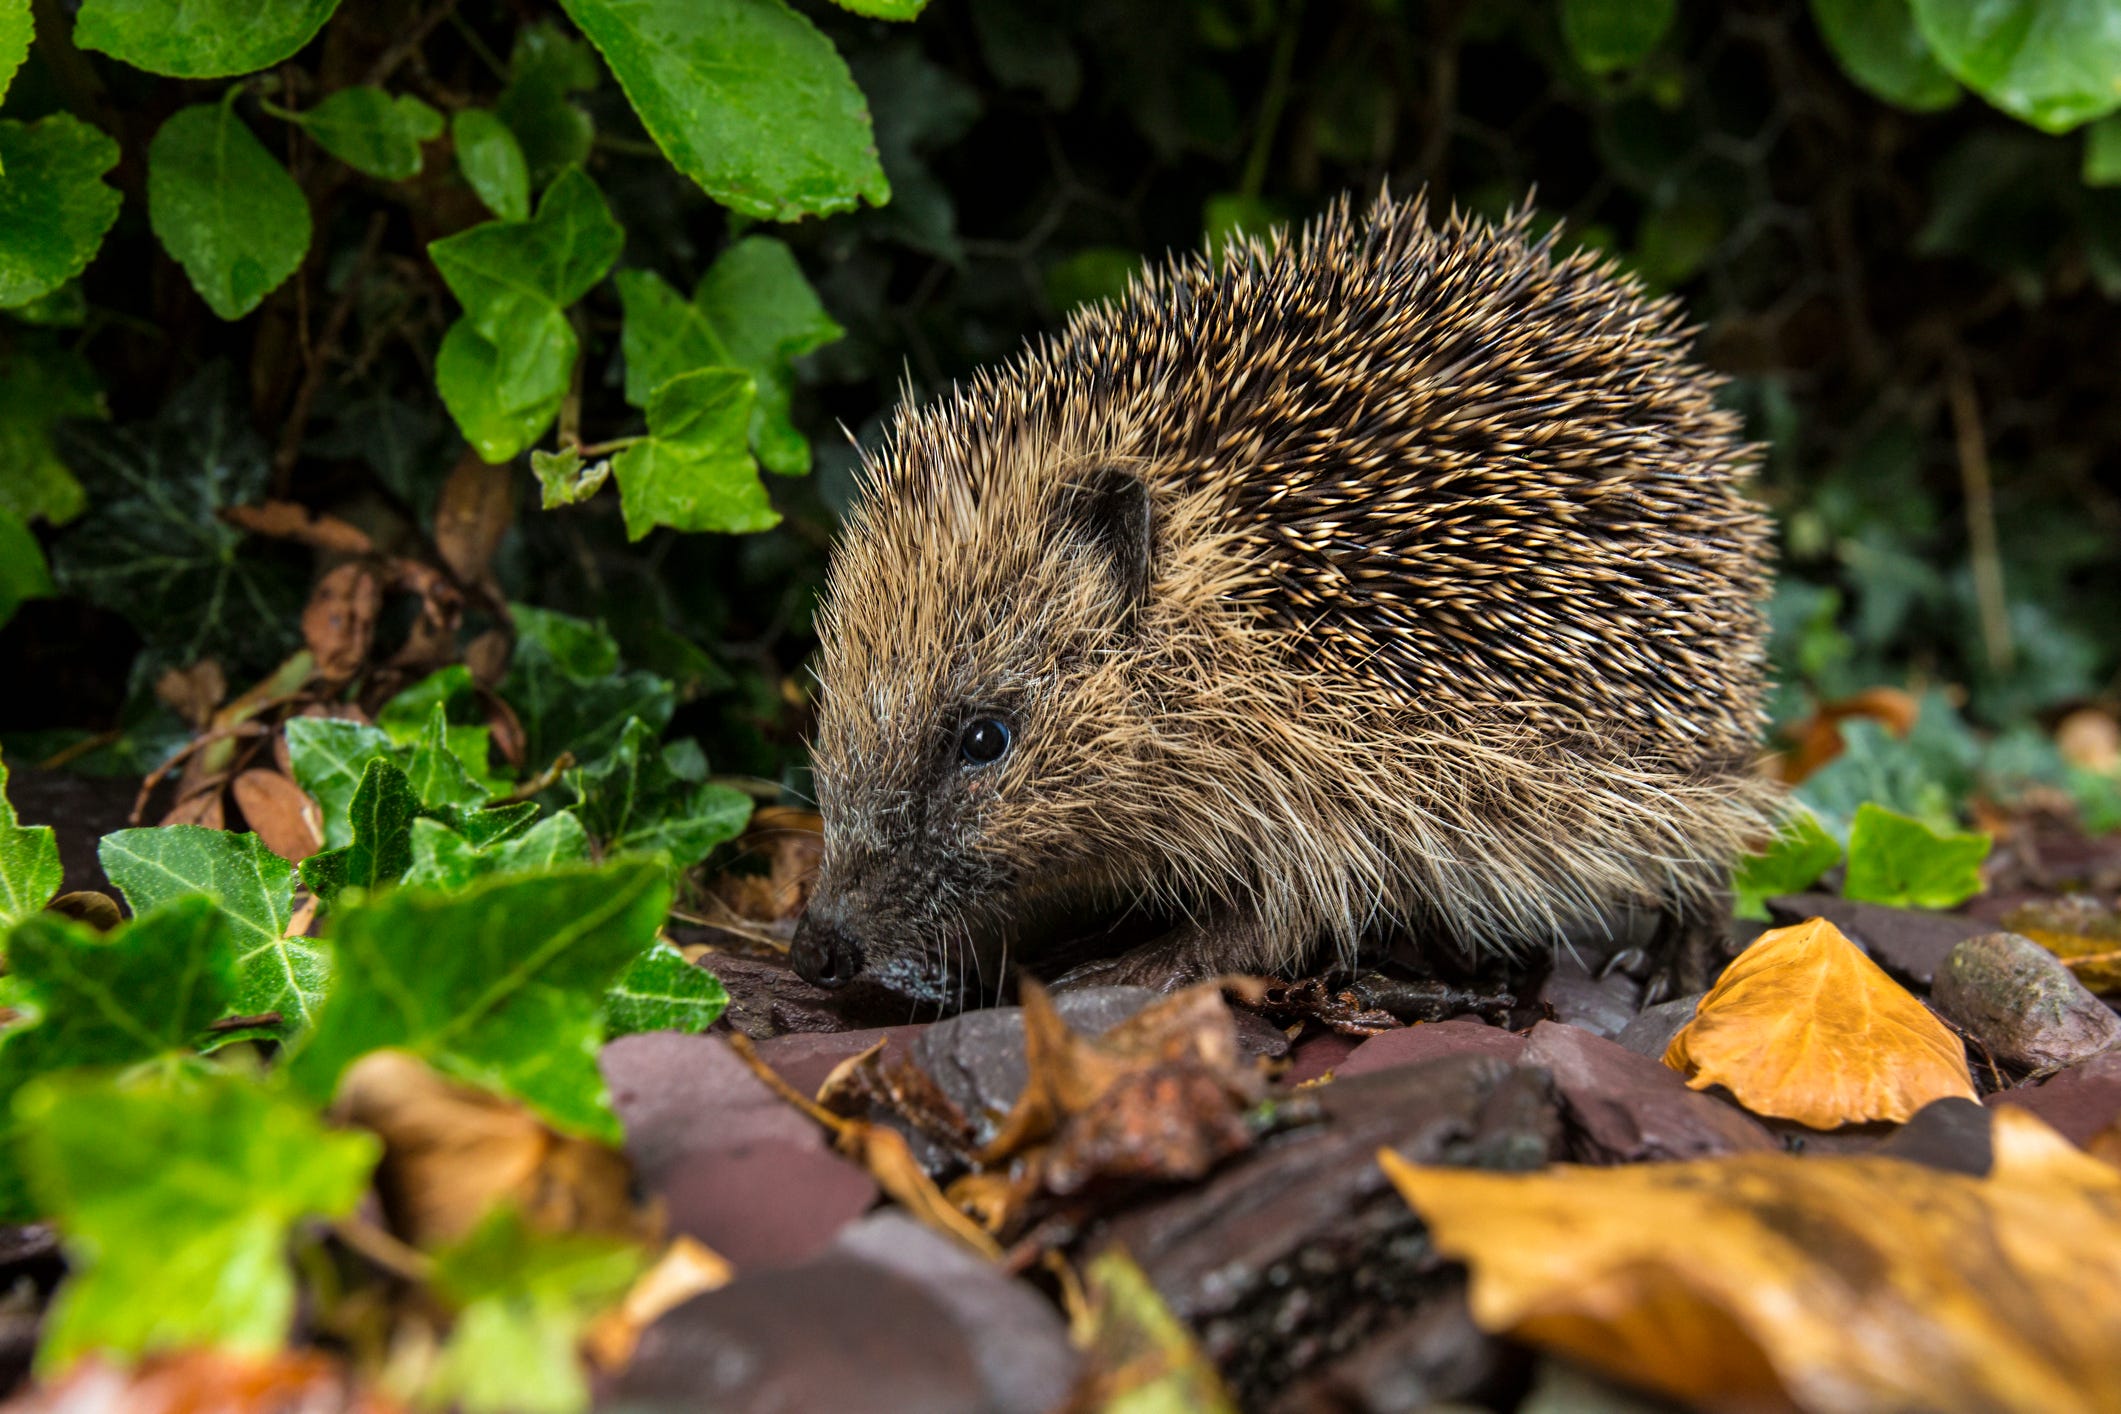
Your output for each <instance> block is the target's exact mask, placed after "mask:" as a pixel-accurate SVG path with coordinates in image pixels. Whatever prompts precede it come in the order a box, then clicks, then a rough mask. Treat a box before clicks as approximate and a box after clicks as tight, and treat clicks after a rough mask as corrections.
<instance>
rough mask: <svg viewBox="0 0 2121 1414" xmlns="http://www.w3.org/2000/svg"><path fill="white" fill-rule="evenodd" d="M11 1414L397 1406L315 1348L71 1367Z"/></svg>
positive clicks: (361, 1411) (333, 1413) (310, 1413)
mask: <svg viewBox="0 0 2121 1414" xmlns="http://www.w3.org/2000/svg"><path fill="white" fill-rule="evenodd" d="M7 1408H8V1410H9V1414H120V1411H122V1414H398V1411H400V1410H401V1409H402V1408H403V1406H401V1405H398V1404H396V1403H393V1402H392V1401H390V1400H388V1399H385V1398H384V1397H383V1396H382V1395H380V1394H378V1393H376V1392H375V1391H373V1390H369V1389H363V1388H359V1387H358V1386H357V1385H356V1383H355V1381H354V1378H353V1376H352V1375H351V1374H350V1373H349V1372H348V1371H347V1370H346V1368H345V1367H344V1366H343V1365H341V1364H340V1362H338V1361H337V1360H335V1359H333V1358H332V1357H330V1356H328V1355H324V1354H322V1353H320V1352H318V1351H314V1350H289V1351H282V1352H280V1353H279V1354H276V1355H263V1356H259V1355H237V1354H232V1353H230V1352H227V1351H220V1350H184V1351H178V1352H175V1353H172V1354H167V1355H155V1356H150V1357H149V1358H148V1359H146V1360H144V1361H142V1362H141V1363H140V1364H139V1365H137V1366H134V1367H133V1368H131V1369H119V1368H118V1367H116V1366H113V1365H108V1364H105V1363H103V1362H102V1361H100V1360H96V1359H88V1360H82V1361H80V1362H78V1363H76V1364H75V1365H74V1366H73V1368H72V1369H71V1370H69V1371H68V1372H67V1374H66V1376H65V1378H64V1379H61V1380H59V1381H58V1382H57V1383H55V1384H48V1385H42V1386H38V1387H36V1388H33V1389H31V1390H30V1391H29V1392H28V1393H26V1394H24V1395H22V1396H21V1397H20V1398H18V1399H16V1400H13V1401H10V1402H9V1404H8V1405H7Z"/></svg>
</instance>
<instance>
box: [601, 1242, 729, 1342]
mask: <svg viewBox="0 0 2121 1414" xmlns="http://www.w3.org/2000/svg"><path fill="white" fill-rule="evenodd" d="M735 1277H736V1268H735V1267H734V1266H732V1265H730V1262H729V1259H728V1258H727V1257H724V1256H723V1255H722V1254H721V1253H719V1252H717V1251H715V1250H714V1249H713V1248H711V1247H709V1246H707V1245H706V1244H705V1243H703V1242H699V1241H697V1240H695V1239H693V1238H690V1237H686V1236H684V1235H682V1234H680V1235H679V1236H678V1237H676V1238H674V1239H672V1240H671V1243H670V1245H669V1246H668V1247H666V1248H664V1249H663V1255H662V1256H660V1257H658V1258H656V1260H655V1264H654V1265H653V1266H651V1267H649V1269H648V1270H647V1271H645V1272H642V1273H641V1274H640V1276H638V1277H636V1278H635V1279H634V1283H633V1285H632V1287H630V1288H629V1289H628V1290H627V1292H626V1296H625V1299H623V1300H622V1301H620V1302H619V1304H618V1305H616V1306H614V1307H612V1308H611V1309H610V1310H608V1311H606V1312H604V1313H603V1314H602V1315H600V1316H598V1317H597V1318H596V1319H595V1320H594V1321H592V1322H591V1323H590V1325H589V1329H588V1331H587V1332H586V1333H585V1334H584V1335H583V1337H582V1345H583V1349H584V1351H585V1353H587V1355H588V1356H589V1360H590V1363H591V1364H593V1365H595V1366H596V1367H597V1368H598V1369H600V1370H623V1369H624V1368H626V1363H627V1362H628V1361H629V1360H631V1359H633V1352H634V1347H635V1346H637V1345H639V1344H640V1341H641V1332H642V1331H644V1330H647V1329H648V1328H649V1327H650V1326H652V1325H654V1324H655V1323H656V1322H657V1321H658V1320H660V1319H661V1318H662V1317H663V1315H664V1314H665V1313H666V1312H669V1311H674V1310H676V1309H677V1308H678V1307H680V1306H682V1305H684V1304H685V1303H686V1302H687V1301H690V1300H691V1299H692V1298H693V1297H695V1296H698V1295H700V1294H701V1293H702V1292H707V1291H716V1290H719V1289H720V1288H722V1287H725V1286H727V1285H729V1283H730V1282H731V1281H732V1280H734V1279H735Z"/></svg>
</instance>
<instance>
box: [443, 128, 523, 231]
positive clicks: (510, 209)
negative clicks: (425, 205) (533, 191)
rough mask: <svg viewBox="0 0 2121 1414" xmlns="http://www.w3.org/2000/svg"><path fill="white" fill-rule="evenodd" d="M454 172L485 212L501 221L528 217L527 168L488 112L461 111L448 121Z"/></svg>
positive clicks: (519, 148)
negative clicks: (476, 196) (461, 177)
mask: <svg viewBox="0 0 2121 1414" xmlns="http://www.w3.org/2000/svg"><path fill="white" fill-rule="evenodd" d="M449 140H450V143H451V144H452V145H453V146H454V147H455V148H456V150H457V169H458V170H459V171H461V172H462V173H463V174H464V180H465V181H467V182H469V183H471V189H472V190H473V191H475V192H477V193H478V194H479V200H481V201H483V202H485V203H486V209H487V210H488V211H491V212H492V213H493V214H494V215H496V216H498V217H500V218H501V219H502V220H503V221H523V220H527V219H528V218H529V216H530V165H529V163H527V162H525V161H524V160H523V146H522V144H521V143H519V142H517V141H516V135H515V134H514V133H512V132H510V131H509V130H508V125H507V124H506V123H504V122H502V121H501V120H500V118H499V117H498V116H497V115H496V114H495V113H494V112H493V111H492V110H491V109H488V108H463V109H459V110H458V111H457V114H456V116H455V117H453V118H451V119H450V120H449Z"/></svg>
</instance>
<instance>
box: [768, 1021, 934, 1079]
mask: <svg viewBox="0 0 2121 1414" xmlns="http://www.w3.org/2000/svg"><path fill="white" fill-rule="evenodd" d="M927 1029H928V1028H927V1027H926V1026H869V1027H864V1028H862V1029H861V1030H859V1031H791V1032H789V1033H787V1034H786V1035H782V1036H768V1037H767V1038H766V1039H764V1040H762V1041H759V1042H757V1043H756V1049H757V1051H758V1057H759V1059H760V1060H762V1061H764V1062H766V1064H768V1065H770V1066H772V1067H773V1070H774V1073H775V1074H777V1075H779V1076H780V1077H781V1079H783V1080H785V1081H787V1082H788V1083H789V1084H790V1085H792V1086H794V1087H795V1088H796V1089H797V1090H800V1091H802V1092H803V1093H804V1094H805V1095H815V1094H816V1093H817V1089H818V1086H820V1085H822V1084H824V1083H825V1077H826V1076H828V1075H830V1074H832V1072H833V1070H834V1069H836V1068H837V1067H838V1066H839V1064H840V1063H841V1062H842V1061H846V1060H851V1059H853V1058H854V1057H855V1056H858V1055H860V1054H861V1053H862V1052H863V1051H866V1050H868V1049H869V1048H870V1047H871V1046H873V1045H875V1044H876V1043H877V1042H879V1041H889V1042H890V1043H891V1045H892V1048H893V1049H894V1050H898V1051H904V1050H907V1049H908V1048H910V1047H911V1046H912V1045H913V1043H914V1041H915V1039H916V1038H918V1037H919V1036H920V1034H921V1033H922V1032H923V1031H926V1030H927Z"/></svg>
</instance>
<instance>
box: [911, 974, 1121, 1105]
mask: <svg viewBox="0 0 2121 1414" xmlns="http://www.w3.org/2000/svg"><path fill="white" fill-rule="evenodd" d="M1162 996H1163V993H1161V992H1158V991H1156V990H1154V989H1153V988H1149V987H1082V988H1078V989H1075V990H1073V991H1067V992H1056V993H1054V994H1053V1009H1054V1011H1055V1012H1057V1013H1058V1014H1059V1015H1060V1019H1061V1020H1062V1021H1065V1022H1067V1023H1068V1026H1069V1027H1070V1028H1071V1029H1072V1030H1075V1031H1080V1032H1083V1033H1084V1034H1086V1035H1091V1036H1102V1035H1103V1034H1104V1033H1105V1032H1107V1031H1110V1030H1111V1029H1112V1028H1113V1027H1115V1026H1117V1025H1119V1024H1120V1023H1121V1022H1122V1021H1125V1020H1126V1019H1127V1018H1128V1017H1130V1016H1132V1015H1134V1014H1135V1013H1136V1012H1138V1011H1140V1010H1141V1009H1142V1008H1143V1007H1145V1006H1147V1005H1149V1003H1151V1002H1153V1001H1156V1000H1158V999H1159V998H1161V997H1162ZM912 1049H913V1060H914V1063H915V1064H916V1065H918V1066H920V1068H921V1069H923V1070H925V1071H927V1072H928V1074H929V1075H930V1076H931V1077H933V1078H934V1080H935V1083H936V1086H937V1087H938V1088H939V1089H941V1091H942V1092H943V1093H944V1094H945V1095H947V1096H949V1097H950V1100H951V1102H952V1103H953V1104H955V1105H956V1106H957V1108H958V1111H959V1113H961V1114H963V1115H964V1116H965V1118H966V1119H968V1120H970V1121H971V1122H972V1125H973V1129H974V1134H975V1139H976V1142H978V1143H981V1144H984V1143H986V1142H987V1141H988V1140H990V1139H992V1138H993V1137H994V1134H995V1131H996V1130H997V1129H998V1128H999V1126H1000V1124H1001V1120H1002V1116H1004V1115H1006V1114H1008V1113H1009V1109H1010V1106H1012V1105H1014V1104H1015V1103H1016V1097H1017V1096H1018V1095H1020V1094H1022V1093H1023V1091H1024V1082H1025V1081H1026V1080H1027V1079H1028V1078H1029V1076H1030V1070H1029V1068H1028V1067H1027V1066H1026V1064H1025V1061H1024V1012H1023V1008H1022V1007H1013V1006H1000V1007H987V1008H985V1009H983V1010H980V1011H968V1012H965V1013H963V1014H962V1015H959V1016H953V1017H950V1018H949V1019H948V1020H945V1021H938V1022H937V1023H935V1025H933V1026H930V1027H928V1028H927V1029H926V1030H925V1031H923V1032H922V1034H921V1035H920V1036H919V1037H918V1038H916V1039H915V1041H914V1042H913V1048H912Z"/></svg>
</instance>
